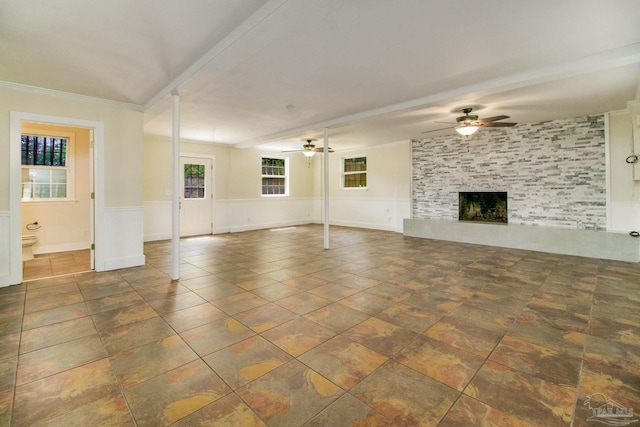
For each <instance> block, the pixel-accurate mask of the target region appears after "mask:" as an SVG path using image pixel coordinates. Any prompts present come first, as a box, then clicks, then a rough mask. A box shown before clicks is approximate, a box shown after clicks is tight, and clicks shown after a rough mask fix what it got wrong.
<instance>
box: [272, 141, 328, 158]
mask: <svg viewBox="0 0 640 427" xmlns="http://www.w3.org/2000/svg"><path fill="white" fill-rule="evenodd" d="M304 141H305V142H306V144H304V145H303V146H302V150H286V151H283V153H293V152H296V151H302V154H304V155H305V156H307V157H313V155H314V154H315V153H324V148H322V147H316V146H315V144H313V142H315V139H305V140H304ZM329 153H333V149H332V148H331V147H329Z"/></svg>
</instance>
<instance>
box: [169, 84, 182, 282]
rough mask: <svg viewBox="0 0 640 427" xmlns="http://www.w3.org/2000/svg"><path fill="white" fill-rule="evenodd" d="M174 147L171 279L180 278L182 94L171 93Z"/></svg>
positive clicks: (172, 139)
mask: <svg viewBox="0 0 640 427" xmlns="http://www.w3.org/2000/svg"><path fill="white" fill-rule="evenodd" d="M171 103H172V126H173V131H172V134H171V144H172V148H173V156H172V157H171V161H172V165H171V166H172V167H171V170H172V175H171V182H172V190H171V280H178V279H179V278H180V96H179V95H178V93H177V92H175V91H174V92H173V93H172V94H171Z"/></svg>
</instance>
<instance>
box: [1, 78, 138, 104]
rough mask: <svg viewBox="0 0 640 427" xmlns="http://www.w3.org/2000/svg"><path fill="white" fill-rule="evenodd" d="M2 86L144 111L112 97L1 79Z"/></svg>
mask: <svg viewBox="0 0 640 427" xmlns="http://www.w3.org/2000/svg"><path fill="white" fill-rule="evenodd" d="M0 87H4V88H7V89H13V90H19V91H23V92H31V93H36V94H40V95H48V96H55V97H58V98H65V99H72V100H75V101H83V102H92V103H94V104H102V105H108V106H111V107H117V108H123V109H125V110H133V111H143V110H142V105H138V104H133V103H130V102H121V101H113V100H111V99H104V98H97V97H94V96H87V95H78V94H77V93H71V92H63V91H60V90H55V89H47V88H43V87H38V86H30V85H23V84H20V83H14V82H8V81H6V80H0Z"/></svg>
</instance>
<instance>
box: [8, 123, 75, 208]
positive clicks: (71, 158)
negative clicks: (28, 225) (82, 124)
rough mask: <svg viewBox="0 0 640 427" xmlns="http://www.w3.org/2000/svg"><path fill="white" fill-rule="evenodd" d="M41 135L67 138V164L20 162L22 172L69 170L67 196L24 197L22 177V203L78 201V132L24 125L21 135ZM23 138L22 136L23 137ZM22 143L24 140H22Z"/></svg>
mask: <svg viewBox="0 0 640 427" xmlns="http://www.w3.org/2000/svg"><path fill="white" fill-rule="evenodd" d="M23 135H27V136H41V137H48V138H66V140H67V153H66V159H65V163H66V164H65V166H39V165H23V164H22V161H21V162H20V172H21V174H22V171H23V170H24V169H46V170H55V169H58V170H59V169H62V168H64V169H66V171H67V197H55V198H54V197H49V198H29V199H25V198H23V197H22V195H23V194H24V192H23V186H22V179H21V180H20V189H21V190H20V192H21V195H20V202H21V203H30V204H31V203H69V202H76V201H77V200H76V197H75V196H76V181H75V154H76V151H75V148H76V134H75V133H73V132H63V131H59V130H42V129H38V128H30V127H22V129H21V131H20V136H21V137H22V136H23ZM21 140H22V138H21ZM21 143H22V142H21Z"/></svg>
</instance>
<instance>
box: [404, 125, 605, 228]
mask: <svg viewBox="0 0 640 427" xmlns="http://www.w3.org/2000/svg"><path fill="white" fill-rule="evenodd" d="M412 149H413V154H412V166H413V176H412V192H413V194H412V216H413V218H431V219H451V220H457V219H458V192H459V191H506V192H507V193H508V195H507V197H508V211H509V223H510V224H523V225H539V226H551V227H570V228H576V227H577V226H578V221H581V222H582V223H584V224H586V225H587V226H591V225H593V226H596V227H602V228H604V227H605V226H606V170H605V142H604V115H598V116H587V117H578V118H575V119H569V120H555V121H550V122H542V123H535V124H522V125H517V126H515V127H513V128H493V129H480V130H479V131H478V132H477V133H476V134H475V135H473V136H472V137H471V138H466V137H458V136H442V137H437V138H432V139H424V140H414V141H412Z"/></svg>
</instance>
